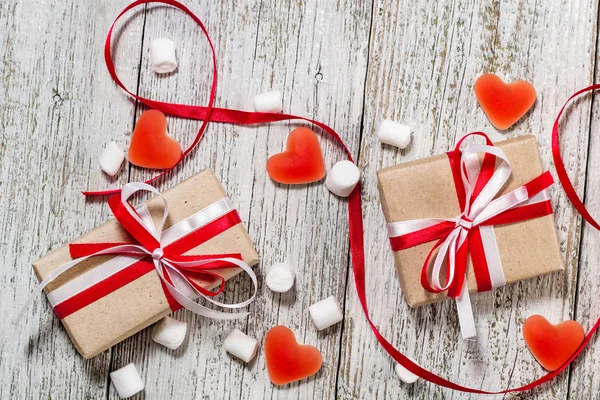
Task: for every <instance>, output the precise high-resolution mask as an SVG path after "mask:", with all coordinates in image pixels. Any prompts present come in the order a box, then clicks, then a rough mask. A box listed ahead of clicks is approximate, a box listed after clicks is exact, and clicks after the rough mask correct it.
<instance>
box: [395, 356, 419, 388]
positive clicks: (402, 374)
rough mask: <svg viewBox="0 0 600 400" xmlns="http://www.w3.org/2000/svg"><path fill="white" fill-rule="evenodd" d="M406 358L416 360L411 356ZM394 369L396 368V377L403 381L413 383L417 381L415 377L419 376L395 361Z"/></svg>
mask: <svg viewBox="0 0 600 400" xmlns="http://www.w3.org/2000/svg"><path fill="white" fill-rule="evenodd" d="M408 358H409V359H410V360H411V361H412V362H416V361H415V360H413V359H412V358H411V357H408ZM395 369H396V375H398V378H400V380H401V381H402V382H404V383H408V384H411V383H415V382H416V381H417V379H419V377H418V376H417V375H415V374H413V373H412V372H410V371H409V370H407V369H406V368H404V367H403V366H402V365H400V364H399V363H396V368H395Z"/></svg>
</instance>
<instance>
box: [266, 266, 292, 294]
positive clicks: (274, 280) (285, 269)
mask: <svg viewBox="0 0 600 400" xmlns="http://www.w3.org/2000/svg"><path fill="white" fill-rule="evenodd" d="M295 278H296V273H295V272H294V268H293V267H292V266H291V265H289V264H285V263H276V264H274V265H273V266H272V267H271V269H270V270H269V272H268V273H267V277H266V282H267V287H268V288H269V289H271V290H272V291H273V292H277V293H285V292H287V291H288V290H290V289H291V288H292V286H294V279H295Z"/></svg>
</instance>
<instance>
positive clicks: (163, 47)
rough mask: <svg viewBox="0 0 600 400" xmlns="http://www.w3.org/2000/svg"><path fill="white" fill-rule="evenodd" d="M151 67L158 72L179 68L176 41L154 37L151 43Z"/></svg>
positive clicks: (162, 72) (165, 72) (166, 72)
mask: <svg viewBox="0 0 600 400" xmlns="http://www.w3.org/2000/svg"><path fill="white" fill-rule="evenodd" d="M150 67H151V68H152V71H154V72H156V73H157V74H168V73H169V72H173V71H175V69H176V68H177V58H176V57H175V43H174V42H173V41H172V40H171V39H166V38H160V39H154V40H153V41H152V42H151V43H150Z"/></svg>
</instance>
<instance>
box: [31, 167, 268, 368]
mask: <svg viewBox="0 0 600 400" xmlns="http://www.w3.org/2000/svg"><path fill="white" fill-rule="evenodd" d="M163 196H164V197H165V199H166V200H167V202H168V204H169V215H168V218H167V220H166V222H165V229H166V228H168V227H170V226H172V225H174V224H176V223H177V222H179V221H181V220H183V219H185V218H187V217H189V216H190V215H192V214H194V213H196V212H198V211H200V210H202V209H203V208H205V207H207V206H209V205H210V204H212V203H214V202H215V201H217V200H220V199H222V198H224V197H226V196H227V194H226V193H225V190H224V189H223V187H222V186H221V184H220V182H219V181H218V180H217V178H216V177H215V175H214V173H213V172H212V171H211V170H208V169H206V170H204V171H202V172H200V173H199V174H197V175H195V176H193V177H191V178H189V179H187V180H185V181H184V182H182V183H180V184H179V185H177V186H175V187H174V188H172V189H169V190H167V191H165V192H164V193H163ZM145 204H146V206H147V208H148V210H149V211H150V214H151V215H152V217H153V220H154V222H155V224H156V225H158V223H159V222H160V218H161V217H162V213H163V207H162V200H161V199H160V197H158V196H157V197H154V198H152V199H150V200H148V201H147V202H146V203H145ZM106 242H131V243H134V242H135V241H134V239H133V238H132V237H131V236H130V235H129V234H128V233H127V232H126V231H125V229H123V228H122V227H121V225H120V224H119V223H118V222H117V220H115V219H111V220H110V221H108V222H106V223H104V224H103V225H100V226H99V227H97V228H96V229H93V230H92V231H90V232H87V233H85V234H84V235H82V236H80V237H79V238H77V239H75V240H74V241H73V242H72V243H106ZM233 253H239V254H241V255H242V258H243V260H244V261H245V262H246V263H247V264H248V265H250V266H254V265H256V264H257V263H258V254H257V253H256V250H255V248H254V245H253V244H252V240H251V239H250V236H248V233H247V232H246V229H245V228H244V225H243V224H242V223H241V222H240V223H238V224H237V225H234V226H232V227H230V228H229V229H227V230H225V231H223V232H221V233H220V234H218V235H216V236H215V237H212V238H211V239H209V240H207V241H205V242H204V243H202V244H200V245H199V246H197V247H195V248H194V249H192V250H190V251H189V252H187V253H185V254H233ZM113 257H114V256H98V257H92V258H90V259H88V260H86V261H84V262H82V263H80V264H78V265H76V266H75V267H73V268H72V269H71V270H69V271H67V272H65V273H64V274H62V275H61V276H59V277H58V278H57V279H56V280H55V281H54V282H52V283H50V284H49V285H48V286H47V287H46V289H45V292H46V293H50V292H52V291H53V290H55V289H56V288H58V287H60V286H62V285H64V284H65V283H66V282H68V281H70V280H72V279H74V278H76V277H78V276H80V275H82V274H83V273H85V272H87V271H90V270H92V269H94V268H97V267H99V266H101V264H103V263H104V262H106V261H108V260H110V259H111V258H113ZM68 261H71V256H70V254H69V246H68V245H67V246H63V247H61V248H59V249H57V250H55V251H53V252H51V253H50V254H48V255H46V256H45V257H43V258H40V259H39V260H37V261H35V262H34V263H33V269H34V271H35V274H36V275H37V277H38V279H39V280H40V281H41V280H42V279H44V278H45V277H46V276H48V275H49V274H50V273H52V271H54V270H55V269H56V268H58V267H59V266H60V265H62V264H64V263H66V262H68ZM241 271H242V269H241V268H223V269H218V270H214V271H213V272H218V273H219V274H220V275H222V276H223V277H224V278H225V279H226V280H228V279H230V278H232V277H233V276H235V275H237V274H239V273H240V272H241ZM195 281H196V282H198V283H200V284H201V285H202V286H203V287H206V288H207V289H212V288H214V287H216V286H218V285H219V282H208V281H200V280H195ZM171 312H172V311H171V308H170V306H169V303H168V300H167V297H166V296H165V292H164V290H163V287H162V285H161V280H160V278H159V276H158V273H157V272H156V270H154V269H152V270H151V271H150V272H148V273H146V274H145V275H142V276H141V277H139V278H137V279H135V280H134V281H132V282H130V283H128V284H126V285H125V286H123V287H121V288H119V289H117V290H115V291H113V292H111V293H109V294H108V295H106V296H104V297H102V298H100V299H99V300H96V301H94V302H93V303H91V304H89V305H87V306H85V307H83V308H82V309H80V310H78V311H76V312H74V313H72V314H70V315H68V316H67V317H65V318H64V319H63V320H62V323H63V325H64V326H65V328H66V330H67V332H68V334H69V336H70V337H71V341H72V342H73V344H74V345H75V347H76V348H77V351H79V353H80V354H81V355H82V356H83V357H84V358H91V357H93V356H95V355H97V354H99V353H101V352H103V351H104V350H106V349H108V348H110V347H111V346H113V345H115V344H117V343H119V342H121V341H122V340H124V339H126V338H127V337H129V336H131V335H133V334H134V333H137V332H139V331H140V330H142V329H144V328H146V327H147V326H149V325H151V324H153V323H154V322H156V321H158V320H159V319H161V318H163V317H165V316H166V315H168V314H170V313H171Z"/></svg>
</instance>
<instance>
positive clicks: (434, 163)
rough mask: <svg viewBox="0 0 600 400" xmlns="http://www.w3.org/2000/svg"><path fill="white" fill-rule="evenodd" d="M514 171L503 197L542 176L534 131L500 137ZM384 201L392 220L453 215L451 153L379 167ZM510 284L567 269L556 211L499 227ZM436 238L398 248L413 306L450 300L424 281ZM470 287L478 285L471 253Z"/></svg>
mask: <svg viewBox="0 0 600 400" xmlns="http://www.w3.org/2000/svg"><path fill="white" fill-rule="evenodd" d="M495 146H497V147H499V148H501V149H502V150H504V152H505V153H506V156H507V157H508V160H509V162H510V164H511V166H512V174H511V176H510V178H509V180H508V181H507V183H506V185H505V186H504V188H503V189H502V191H501V192H500V193H499V194H498V196H500V195H503V194H505V193H508V192H510V191H512V190H514V189H516V188H518V187H519V186H522V185H523V184H525V183H527V182H529V181H530V180H532V179H533V178H535V177H537V176H539V175H540V174H541V173H542V172H543V170H542V162H541V159H540V153H539V148H538V144H537V141H536V139H535V136H532V135H529V136H523V137H518V138H515V139H509V140H506V141H502V142H498V143H496V144H495ZM377 178H378V184H379V193H380V197H381V205H382V208H383V213H384V215H385V219H386V222H387V223H392V222H402V221H408V220H413V219H421V218H452V217H456V216H457V215H459V214H460V213H461V212H460V206H459V203H458V198H457V194H456V190H455V186H454V180H453V176H452V171H451V168H450V163H449V161H448V157H447V155H446V154H440V155H437V156H433V157H429V158H425V159H421V160H416V161H412V162H407V163H405V164H399V165H395V166H392V167H388V168H384V169H381V170H379V171H377ZM494 232H495V235H496V239H497V243H498V249H499V251H500V257H501V261H502V267H503V271H504V275H505V278H506V283H507V284H508V283H511V282H517V281H522V280H526V279H530V278H533V277H537V276H541V275H545V274H549V273H551V272H555V271H562V270H563V269H564V266H563V263H562V258H561V254H560V248H559V243H558V238H557V234H556V227H555V224H554V215H553V214H550V215H546V216H543V217H539V218H535V219H531V220H527V221H523V222H518V223H513V224H506V225H499V226H494ZM434 243H435V242H429V243H424V244H421V245H418V246H415V247H412V248H408V249H404V250H401V251H395V252H394V260H395V264H396V270H397V273H398V276H399V278H400V285H401V287H402V291H403V293H404V296H405V298H406V301H407V303H408V305H409V306H410V307H416V306H421V305H425V304H428V303H432V302H436V301H440V300H444V299H447V298H448V297H447V295H446V293H445V292H443V293H435V294H434V293H430V292H428V291H426V290H425V289H424V288H423V286H422V285H421V278H420V275H421V269H422V267H423V263H424V261H425V259H426V258H427V255H428V254H429V252H430V250H431V248H432V247H433V245H434ZM467 283H468V288H469V292H470V293H473V292H476V291H477V284H476V280H475V276H474V273H473V268H472V265H471V260H470V257H469V262H468V266H467Z"/></svg>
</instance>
